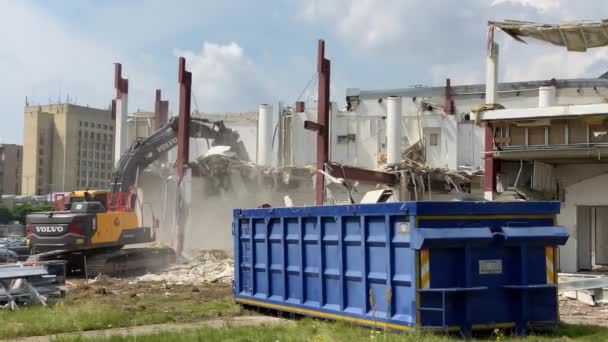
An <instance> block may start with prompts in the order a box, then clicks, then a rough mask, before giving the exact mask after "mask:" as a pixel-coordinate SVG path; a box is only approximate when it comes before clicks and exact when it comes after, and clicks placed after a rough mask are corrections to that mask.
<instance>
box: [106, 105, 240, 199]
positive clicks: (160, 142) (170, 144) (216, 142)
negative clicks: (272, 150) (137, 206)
mask: <svg viewBox="0 0 608 342" xmlns="http://www.w3.org/2000/svg"><path fill="white" fill-rule="evenodd" d="M190 120H191V121H190V132H189V136H190V137H191V138H203V139H208V140H212V141H213V142H212V146H230V149H231V151H232V152H234V153H235V154H236V156H237V157H238V158H239V159H242V160H245V161H249V156H248V154H247V150H246V149H245V145H244V144H243V142H242V141H241V140H240V139H239V134H238V133H237V132H235V131H233V130H232V129H230V128H228V127H226V126H225V125H224V122H223V121H217V122H212V121H209V120H206V119H199V118H191V119H190ZM177 127H178V126H177V117H173V118H171V119H170V120H169V122H167V123H166V124H165V125H164V126H163V127H161V128H160V129H159V130H157V131H156V132H154V133H153V134H152V135H151V136H149V137H147V138H143V139H138V140H136V141H135V142H133V144H131V147H129V150H127V151H126V152H125V153H124V154H123V155H122V157H120V160H119V161H118V163H117V164H116V167H115V168H114V171H113V172H112V179H111V183H110V191H111V192H127V191H129V190H130V189H131V187H132V186H133V185H135V181H136V179H137V175H138V173H139V172H141V171H143V170H144V169H145V168H146V167H147V166H148V165H150V164H152V163H153V162H154V161H155V160H158V159H159V157H160V156H161V154H163V153H165V152H168V151H169V150H171V149H173V148H174V147H175V146H176V145H177V130H178V128H177Z"/></svg>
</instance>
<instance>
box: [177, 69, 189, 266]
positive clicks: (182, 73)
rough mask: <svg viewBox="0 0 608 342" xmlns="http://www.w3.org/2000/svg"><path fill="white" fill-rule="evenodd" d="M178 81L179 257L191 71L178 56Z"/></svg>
mask: <svg viewBox="0 0 608 342" xmlns="http://www.w3.org/2000/svg"><path fill="white" fill-rule="evenodd" d="M177 79H178V82H179V117H178V119H177V161H176V165H175V166H176V169H177V194H176V208H175V210H176V214H175V216H176V219H175V221H176V227H175V232H176V241H175V254H176V255H177V257H178V258H179V257H181V255H182V251H183V249H184V231H185V228H186V219H187V217H186V216H187V212H188V210H187V206H188V203H187V202H188V201H187V200H186V199H184V197H185V196H186V192H185V191H184V188H183V187H182V181H183V179H184V173H185V168H186V165H187V164H188V160H189V156H190V134H189V133H190V100H191V98H192V73H191V72H189V71H186V59H185V58H184V57H180V58H179V69H178V74H177Z"/></svg>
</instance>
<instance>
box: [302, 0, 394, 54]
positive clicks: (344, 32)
mask: <svg viewBox="0 0 608 342" xmlns="http://www.w3.org/2000/svg"><path fill="white" fill-rule="evenodd" d="M404 7H406V6H405V2H404V1H398V0H390V1H375V0H360V1H348V0H336V1H324V0H309V1H304V10H303V16H304V18H305V19H306V20H309V21H316V20H317V19H319V18H321V19H323V20H327V21H330V22H333V23H334V25H335V27H336V30H337V33H338V35H339V36H341V37H343V38H346V39H348V40H349V41H353V42H355V43H356V44H357V45H359V46H360V47H362V48H371V49H373V48H378V47H383V46H385V45H386V44H388V43H390V42H391V41H393V40H395V39H398V37H399V36H400V35H402V34H403V33H404V29H405V26H404V25H402V23H401V13H402V9H403V8H404Z"/></svg>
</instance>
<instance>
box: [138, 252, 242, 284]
mask: <svg viewBox="0 0 608 342" xmlns="http://www.w3.org/2000/svg"><path fill="white" fill-rule="evenodd" d="M233 274H234V261H233V259H232V257H231V256H230V255H228V253H226V252H224V251H221V250H202V251H196V252H195V253H194V254H193V256H192V257H191V258H190V259H189V260H188V261H187V262H185V263H182V264H179V265H175V266H172V267H170V268H169V269H167V270H166V271H164V272H162V273H150V274H146V275H143V276H141V277H139V278H137V281H141V282H163V283H167V284H171V285H183V284H211V283H227V284H229V283H231V282H232V279H233Z"/></svg>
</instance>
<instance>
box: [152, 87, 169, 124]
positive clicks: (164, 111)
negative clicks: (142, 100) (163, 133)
mask: <svg viewBox="0 0 608 342" xmlns="http://www.w3.org/2000/svg"><path fill="white" fill-rule="evenodd" d="M161 99H162V95H161V90H160V89H156V98H155V100H154V130H158V129H159V128H161V127H162V126H163V125H164V124H166V123H167V119H168V115H169V101H163V100H161Z"/></svg>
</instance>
